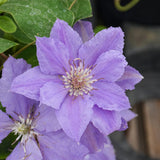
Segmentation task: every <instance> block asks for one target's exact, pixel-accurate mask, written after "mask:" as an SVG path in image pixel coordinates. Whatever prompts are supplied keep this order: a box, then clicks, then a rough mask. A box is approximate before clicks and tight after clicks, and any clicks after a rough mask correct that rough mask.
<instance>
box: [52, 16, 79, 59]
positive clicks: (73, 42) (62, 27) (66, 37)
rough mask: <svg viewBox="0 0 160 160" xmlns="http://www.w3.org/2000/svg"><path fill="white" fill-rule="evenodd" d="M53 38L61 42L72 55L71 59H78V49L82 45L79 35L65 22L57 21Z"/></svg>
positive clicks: (53, 30)
mask: <svg viewBox="0 0 160 160" xmlns="http://www.w3.org/2000/svg"><path fill="white" fill-rule="evenodd" d="M50 36H51V38H53V39H56V40H58V41H61V42H62V43H63V44H64V45H65V47H66V48H67V50H68V51H69V54H70V59H71V60H73V59H74V58H76V57H77V53H78V49H79V47H80V46H81V44H82V40H81V38H80V36H79V34H78V33H77V32H76V31H74V30H73V28H71V27H70V26H69V25H68V24H67V23H66V22H65V21H62V20H60V19H57V20H56V22H55V23H54V26H53V28H52V31H51V34H50Z"/></svg>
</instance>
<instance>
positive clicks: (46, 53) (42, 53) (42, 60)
mask: <svg viewBox="0 0 160 160" xmlns="http://www.w3.org/2000/svg"><path fill="white" fill-rule="evenodd" d="M36 46H37V57H38V61H39V65H40V69H41V71H42V72H43V73H45V74H50V75H54V74H64V73H65V70H64V68H65V69H68V67H69V63H68V61H69V50H68V49H67V48H66V46H65V45H64V44H63V43H62V42H60V41H57V40H55V39H52V38H46V37H37V38H36Z"/></svg>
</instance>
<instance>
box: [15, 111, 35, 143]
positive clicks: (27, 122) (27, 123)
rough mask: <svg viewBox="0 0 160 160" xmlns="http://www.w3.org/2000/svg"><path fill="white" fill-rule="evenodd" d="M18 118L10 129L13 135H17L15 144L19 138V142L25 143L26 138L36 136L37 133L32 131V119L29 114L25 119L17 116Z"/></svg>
mask: <svg viewBox="0 0 160 160" xmlns="http://www.w3.org/2000/svg"><path fill="white" fill-rule="evenodd" d="M18 118H19V120H18V121H15V123H14V126H13V127H12V131H13V133H14V134H16V135H18V137H17V139H16V141H15V142H17V141H18V140H19V139H20V138H21V137H22V139H21V142H25V141H26V140H27V139H28V138H30V137H32V136H34V135H37V133H36V132H35V131H34V130H33V129H34V125H32V121H33V119H32V118H31V116H30V114H28V116H27V118H26V119H24V118H23V117H22V116H21V115H19V116H18Z"/></svg>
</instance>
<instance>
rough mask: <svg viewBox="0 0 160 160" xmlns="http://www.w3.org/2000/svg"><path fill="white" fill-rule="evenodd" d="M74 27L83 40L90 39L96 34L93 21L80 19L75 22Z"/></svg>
mask: <svg viewBox="0 0 160 160" xmlns="http://www.w3.org/2000/svg"><path fill="white" fill-rule="evenodd" d="M73 29H74V30H75V31H77V32H78V33H79V35H80V37H81V38H82V40H83V42H86V41H88V40H90V39H91V38H92V37H93V36H94V32H93V28H92V23H91V22H89V21H81V20H80V21H78V22H76V23H75V24H74V26H73Z"/></svg>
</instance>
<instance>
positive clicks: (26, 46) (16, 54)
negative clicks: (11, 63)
mask: <svg viewBox="0 0 160 160" xmlns="http://www.w3.org/2000/svg"><path fill="white" fill-rule="evenodd" d="M34 43H35V41H33V42H31V43H28V44H27V45H25V46H24V47H23V48H21V49H20V50H18V51H17V52H16V53H14V54H13V55H12V56H13V57H16V56H18V55H19V54H20V53H21V52H22V51H23V50H25V49H26V48H28V47H29V46H31V45H33V44H34ZM6 60H7V59H6ZM2 69H3V65H1V66H0V71H1V70H2Z"/></svg>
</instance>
